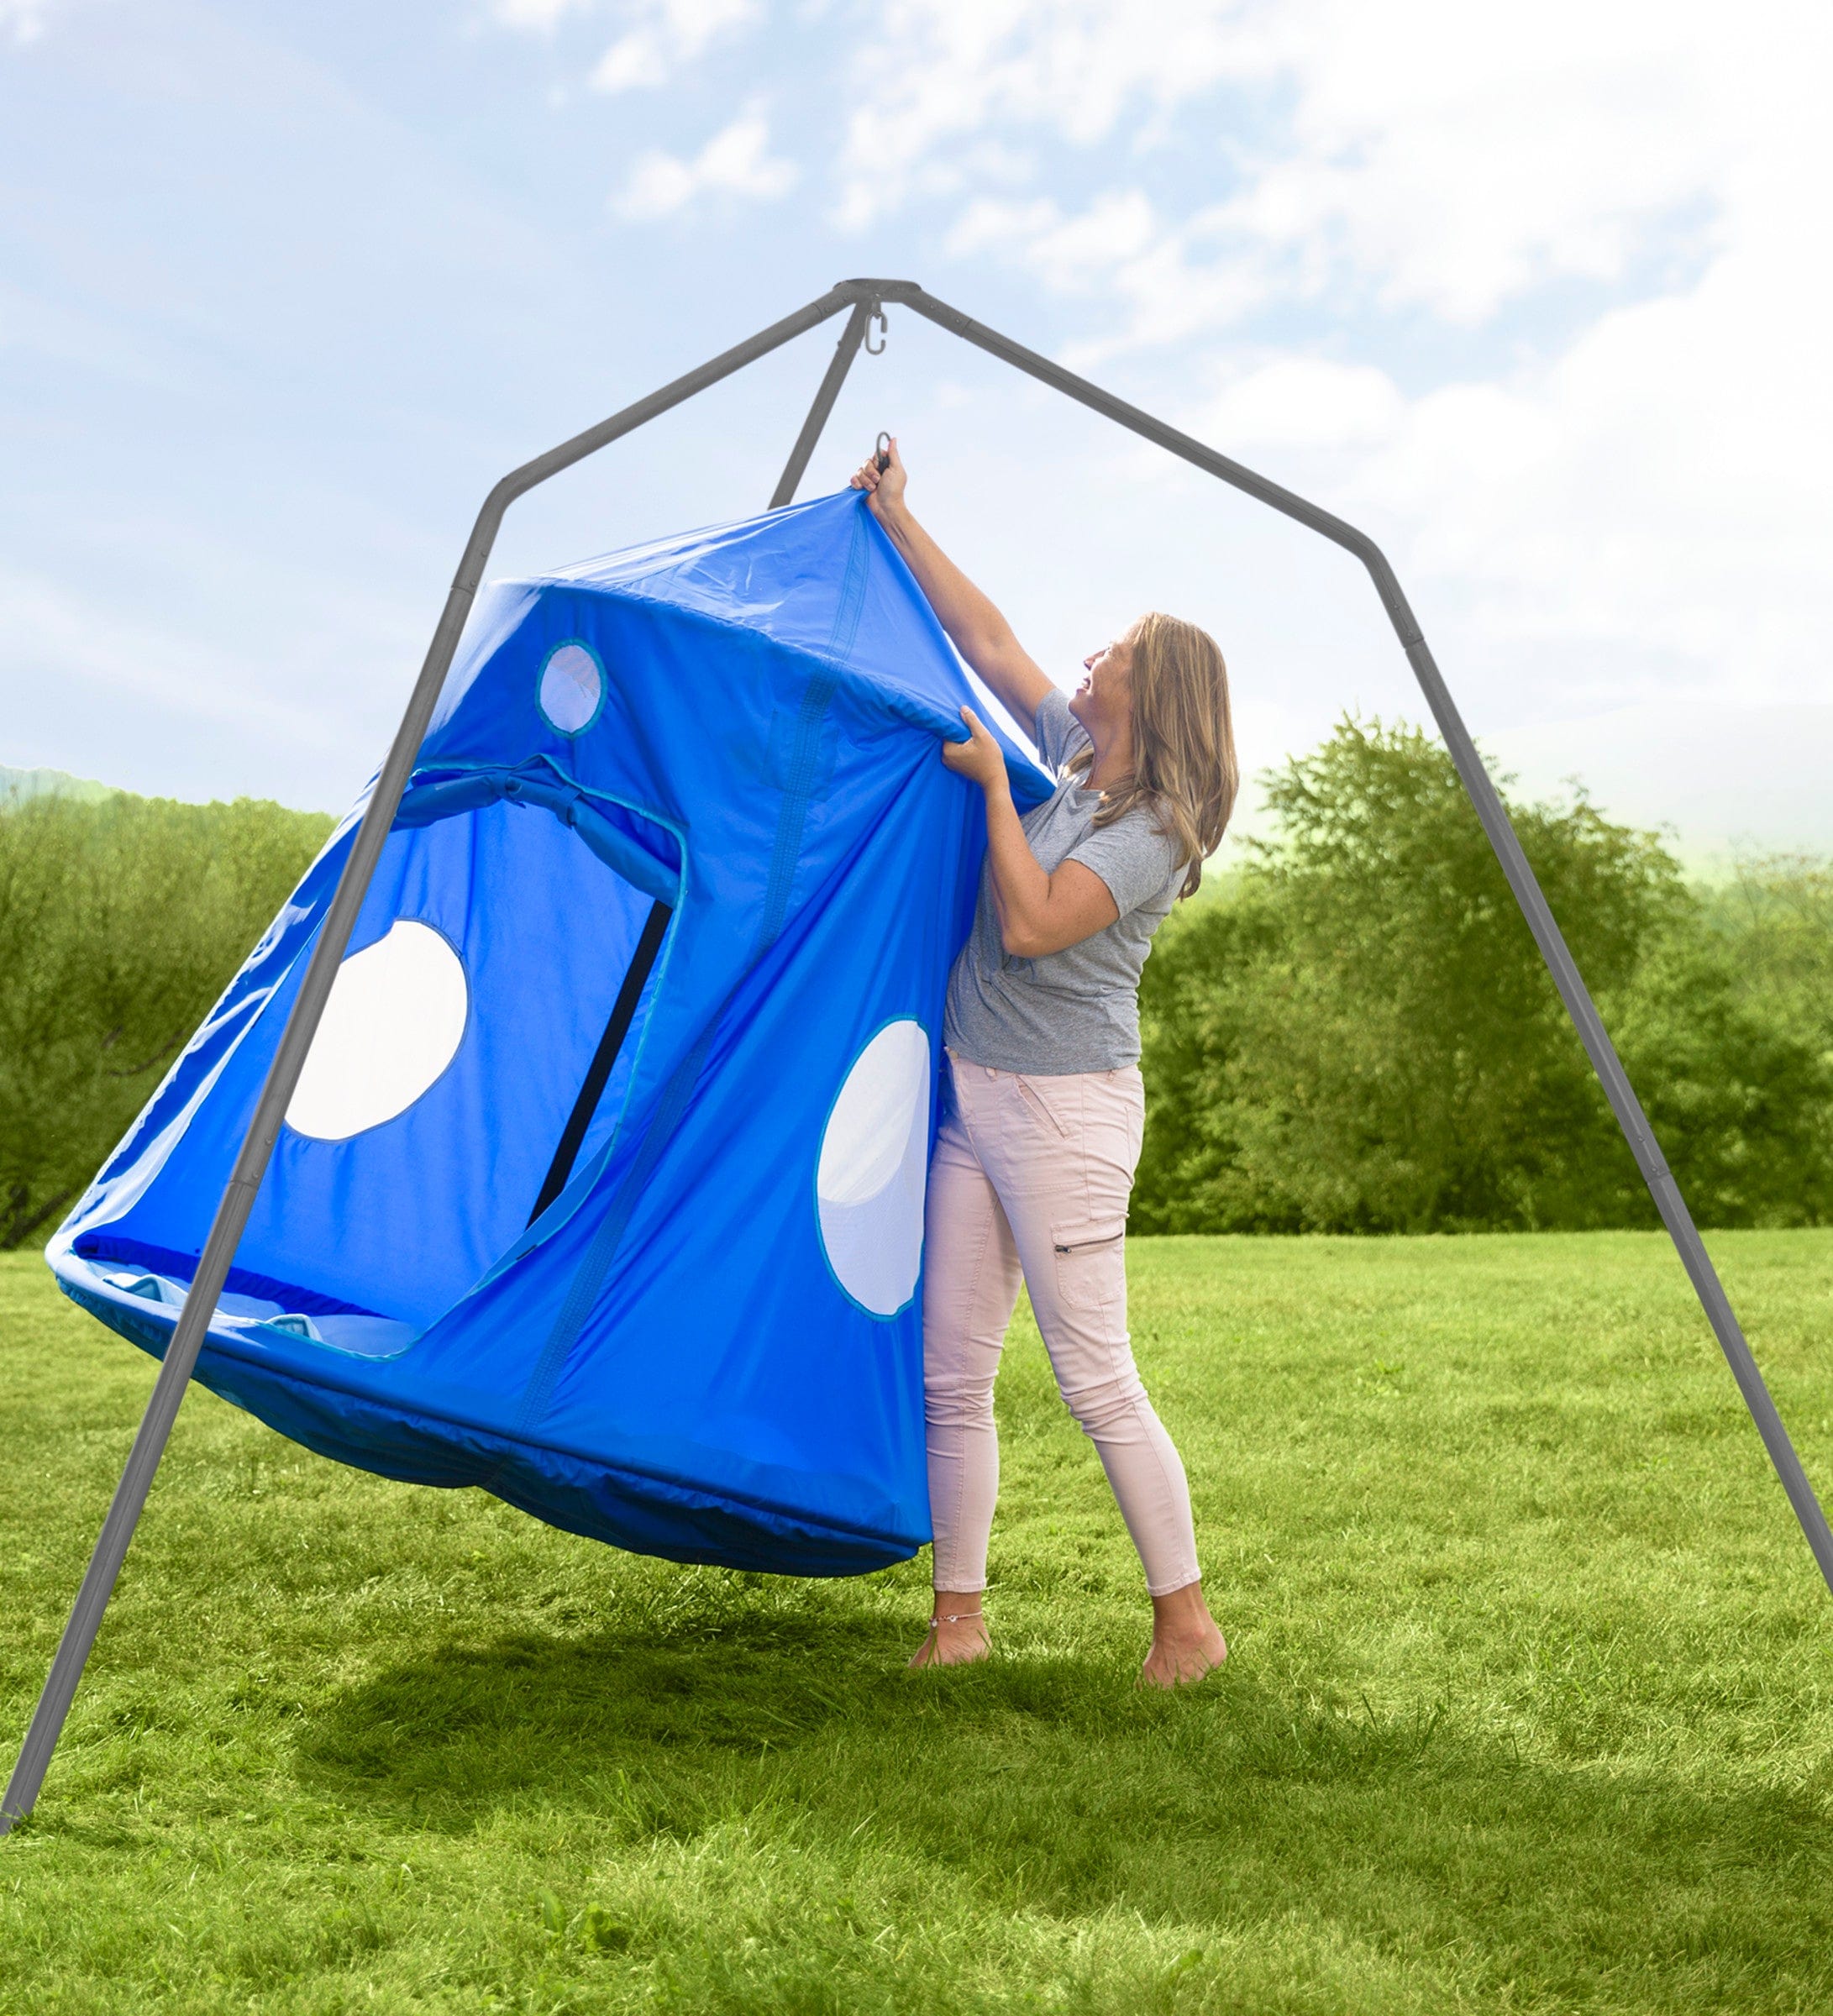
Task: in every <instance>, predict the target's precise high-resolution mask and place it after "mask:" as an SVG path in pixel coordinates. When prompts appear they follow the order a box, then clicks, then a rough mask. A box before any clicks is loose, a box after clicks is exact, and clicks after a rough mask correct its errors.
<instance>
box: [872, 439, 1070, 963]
mask: <svg viewBox="0 0 1833 2016" xmlns="http://www.w3.org/2000/svg"><path fill="white" fill-rule="evenodd" d="M905 481H906V472H905V469H904V465H903V463H902V462H901V460H900V459H899V458H898V453H897V443H896V442H895V440H894V441H893V442H892V443H891V461H890V467H889V468H888V469H886V470H883V471H881V470H880V468H879V465H878V463H877V460H876V459H875V458H869V459H867V460H866V461H865V462H864V463H863V464H862V465H860V468H859V474H858V475H855V476H854V477H853V488H854V489H855V490H863V491H864V492H865V493H866V501H867V502H868V503H869V505H870V506H871V507H872V515H873V517H875V518H876V519H877V520H878V522H879V523H880V525H882V526H883V527H884V528H885V534H886V536H887V537H888V538H890V542H891V543H892V544H893V545H894V546H895V547H896V549H897V550H898V551H899V552H900V553H901V554H902V555H903V556H904V559H905V562H906V564H907V565H908V567H909V568H910V570H911V573H912V574H913V575H916V585H917V586H918V587H919V588H921V589H922V591H923V593H924V595H925V596H927V598H928V601H929V606H930V607H931V608H932V609H933V610H934V611H935V612H936V620H937V622H939V623H940V624H941V625H942V627H943V629H944V630H946V631H947V632H948V635H949V636H950V637H951V638H953V640H954V648H955V649H956V650H958V651H959V653H960V654H961V655H962V657H964V659H966V660H967V661H968V663H969V664H970V665H972V666H973V668H974V670H975V671H976V672H978V673H979V674H980V677H981V678H982V679H984V680H985V681H986V684H987V686H988V688H989V690H990V691H991V692H992V694H993V696H994V698H995V699H996V700H997V701H999V703H1000V705H1001V706H1002V707H1004V708H1005V709H1006V711H1007V712H1008V713H1009V714H1010V715H1011V717H1012V718H1013V720H1014V721H1016V722H1017V723H1018V724H1019V726H1020V727H1022V728H1023V730H1024V731H1025V732H1026V733H1027V735H1029V736H1032V738H1035V737H1036V734H1037V727H1036V723H1037V707H1038V704H1039V702H1040V701H1042V700H1043V696H1044V695H1045V694H1047V693H1048V691H1049V690H1050V681H1049V680H1048V679H1047V678H1046V677H1045V676H1044V675H1043V670H1042V669H1040V668H1039V666H1038V665H1037V661H1036V660H1035V659H1032V656H1031V655H1030V654H1029V653H1028V652H1027V651H1026V649H1025V648H1024V647H1023V646H1022V644H1021V643H1019V641H1018V639H1017V638H1016V637H1014V636H1013V635H1012V628H1011V624H1010V623H1008V622H1006V618H1005V617H1003V616H1001V614H1000V612H999V611H998V610H997V609H996V608H995V607H994V606H993V604H992V603H991V602H990V601H988V599H987V598H986V596H984V595H983V594H981V592H980V590H979V589H978V588H976V587H975V586H974V584H973V582H972V581H970V580H969V579H968V577H967V576H966V575H964V573H963V572H962V571H961V570H960V569H959V567H957V566H956V565H955V564H954V562H953V560H951V559H949V558H948V554H945V553H944V552H943V550H942V549H941V547H939V546H938V544H937V543H936V542H935V541H934V540H933V539H932V538H930V536H929V534H928V533H927V532H925V531H924V530H923V528H922V526H921V525H919V524H918V523H917V522H916V519H915V518H913V517H911V514H910V507H909V506H908V505H906V503H905V501H904V486H905ZM1095 879H1096V880H1099V879H1100V878H1099V877H1098V876H1097V877H1096V878H1095ZM1072 942H1073V941H1072Z"/></svg>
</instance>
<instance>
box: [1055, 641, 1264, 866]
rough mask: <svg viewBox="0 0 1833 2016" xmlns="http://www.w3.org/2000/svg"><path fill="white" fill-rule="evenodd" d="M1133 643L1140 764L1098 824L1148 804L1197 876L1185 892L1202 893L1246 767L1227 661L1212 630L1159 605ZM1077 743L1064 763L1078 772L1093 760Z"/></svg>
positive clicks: (1114, 792) (1107, 798) (1136, 759)
mask: <svg viewBox="0 0 1833 2016" xmlns="http://www.w3.org/2000/svg"><path fill="white" fill-rule="evenodd" d="M1127 642H1128V643H1130V644H1131V645H1132V727H1133V771H1132V775H1131V776H1130V777H1127V778H1124V779H1122V780H1121V782H1120V783H1119V784H1117V785H1114V786H1113V787H1112V788H1111V790H1106V791H1103V792H1102V794H1101V805H1100V811H1097V812H1096V813H1095V825H1096V826H1097V827H1103V826H1111V825H1112V824H1113V823H1114V822H1115V821H1116V819H1122V818H1124V817H1125V816H1127V813H1128V812H1130V811H1132V809H1133V808H1134V806H1141V805H1142V806H1147V807H1148V809H1149V810H1150V811H1152V812H1153V815H1154V816H1156V818H1157V820H1158V830H1159V831H1160V832H1162V833H1163V834H1164V836H1165V837H1166V838H1167V839H1169V840H1174V841H1175V842H1176V843H1177V846H1178V853H1179V859H1180V860H1182V861H1183V862H1184V864H1185V867H1186V869H1188V871H1189V872H1188V873H1187V874H1185V876H1184V886H1183V888H1181V889H1180V890H1179V891H1178V895H1179V897H1180V898H1182V897H1184V896H1192V895H1195V894H1196V891H1197V889H1198V887H1199V885H1200V884H1201V882H1202V879H1203V861H1204V857H1205V855H1208V854H1212V853H1215V851H1216V848H1218V847H1219V846H1220V845H1221V839H1222V834H1223V832H1225V831H1226V828H1227V826H1228V818H1229V814H1230V813H1231V812H1232V811H1234V809H1235V794H1236V792H1237V790H1238V789H1239V788H1240V785H1241V772H1240V770H1239V769H1238V768H1237V764H1236V761H1235V727H1234V722H1233V720H1232V717H1231V715H1230V712H1229V706H1228V667H1227V666H1226V664H1224V662H1223V659H1222V654H1221V647H1220V646H1219V645H1218V644H1217V643H1216V639H1215V638H1213V637H1211V635H1210V633H1208V631H1206V630H1199V629H1198V628H1197V627H1196V625H1195V623H1186V622H1181V621H1180V620H1179V618H1178V617H1174V616H1161V615H1159V614H1158V612H1156V611H1154V612H1153V613H1152V614H1151V615H1150V616H1142V617H1140V619H1139V621H1138V622H1137V623H1135V624H1134V625H1133V627H1132V629H1131V630H1130V631H1129V632H1128V633H1127ZM1094 761H1095V751H1094V750H1093V749H1092V748H1084V749H1078V750H1077V751H1076V753H1075V754H1074V756H1072V757H1071V758H1070V759H1069V762H1068V763H1067V764H1064V770H1065V771H1066V772H1067V773H1068V774H1069V775H1070V776H1072V777H1076V776H1080V775H1082V774H1085V772H1086V771H1087V770H1088V769H1090V767H1091V766H1092V765H1093V764H1094Z"/></svg>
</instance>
